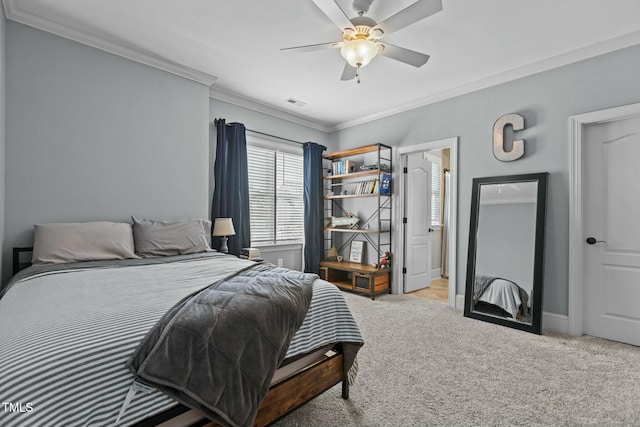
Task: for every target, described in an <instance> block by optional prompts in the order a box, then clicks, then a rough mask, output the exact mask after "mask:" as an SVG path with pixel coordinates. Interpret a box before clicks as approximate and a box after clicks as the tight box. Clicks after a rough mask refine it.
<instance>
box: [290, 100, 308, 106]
mask: <svg viewBox="0 0 640 427" xmlns="http://www.w3.org/2000/svg"><path fill="white" fill-rule="evenodd" d="M287 102H288V103H289V104H293V105H297V106H298V107H304V106H305V105H307V103H306V102H302V101H298V100H297V99H293V98H289V99H287Z"/></svg>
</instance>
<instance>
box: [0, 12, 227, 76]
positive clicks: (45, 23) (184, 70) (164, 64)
mask: <svg viewBox="0 0 640 427" xmlns="http://www.w3.org/2000/svg"><path fill="white" fill-rule="evenodd" d="M2 4H3V5H4V11H5V15H6V17H7V19H10V20H11V21H15V22H18V23H20V24H24V25H28V26H30V27H34V28H37V29H39V30H42V31H46V32H48V33H52V34H55V35H57V36H60V37H64V38H67V39H69V40H73V41H75V42H78V43H81V44H85V45H88V46H91V47H94V48H96V49H100V50H103V51H105V52H109V53H112V54H114V55H118V56H122V57H124V58H127V59H130V60H132V61H136V62H139V63H141V64H144V65H148V66H150V67H153V68H157V69H160V70H163V71H166V72H168V73H171V74H175V75H177V76H180V77H184V78H186V79H189V80H192V81H195V82H198V83H201V84H204V85H206V86H211V85H212V84H213V82H214V81H216V79H217V77H215V76H212V75H210V74H207V73H203V72H201V71H198V70H195V69H193V68H190V67H186V66H184V65H180V64H177V63H175V62H172V61H169V60H166V59H164V58H161V57H157V56H155V55H152V54H148V53H144V52H141V51H140V50H139V49H136V48H134V47H127V46H123V45H122V43H121V42H119V41H116V40H108V39H106V38H99V37H95V36H93V35H90V34H87V33H85V32H82V31H78V30H75V29H73V28H70V27H68V26H66V25H62V24H58V23H56V22H52V21H50V20H48V19H46V18H43V17H41V16H38V15H35V14H32V13H29V12H25V11H22V10H20V9H19V7H18V0H2Z"/></svg>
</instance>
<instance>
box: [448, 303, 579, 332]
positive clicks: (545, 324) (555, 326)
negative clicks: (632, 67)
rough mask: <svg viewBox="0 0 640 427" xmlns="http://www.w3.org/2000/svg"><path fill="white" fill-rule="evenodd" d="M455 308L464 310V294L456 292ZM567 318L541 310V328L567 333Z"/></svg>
mask: <svg viewBox="0 0 640 427" xmlns="http://www.w3.org/2000/svg"><path fill="white" fill-rule="evenodd" d="M455 301H456V305H455V307H454V308H455V309H456V310H460V311H464V295H462V294H458V295H456V297H455ZM568 325H569V318H568V317H567V316H565V315H564V314H556V313H549V312H548V311H543V312H542V329H543V330H548V331H554V332H559V333H561V334H566V333H568V330H569V326H568Z"/></svg>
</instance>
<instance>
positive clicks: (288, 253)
mask: <svg viewBox="0 0 640 427" xmlns="http://www.w3.org/2000/svg"><path fill="white" fill-rule="evenodd" d="M209 110H210V121H211V122H213V120H214V119H216V118H223V119H225V120H226V121H227V123H231V122H239V123H243V124H244V125H245V126H246V127H247V129H252V130H256V131H259V132H263V133H267V134H270V135H275V136H279V137H281V138H287V139H291V140H294V141H299V142H307V141H313V142H317V143H318V144H322V145H324V146H326V147H327V152H330V151H334V150H335V145H334V146H332V145H331V144H330V142H329V140H328V135H327V133H325V132H322V131H319V130H316V129H312V128H309V127H307V126H303V125H299V124H296V123H293V122H291V121H288V120H283V119H280V118H277V117H273V116H270V115H268V114H264V113H260V112H257V111H254V110H249V109H247V108H244V107H240V106H237V105H234V104H230V103H228V102H224V101H220V100H218V99H214V98H211V99H210V101H209ZM247 135H252V134H251V133H247ZM252 136H255V137H261V136H260V135H255V134H253V135H252ZM273 141H274V143H276V144H277V143H282V144H285V143H286V142H278V140H277V139H274V140H273ZM209 144H210V145H209V147H210V150H211V153H212V154H211V166H210V168H209V171H210V175H209V182H210V186H211V189H212V190H211V192H210V193H211V194H209V199H208V200H209V205H210V204H211V197H212V196H213V188H214V184H215V183H214V177H213V165H214V162H215V149H216V148H215V147H216V129H215V126H213V125H211V132H210V135H209ZM262 256H263V258H264V259H265V260H266V261H269V262H271V263H273V264H276V265H277V264H278V260H279V259H282V262H283V266H284V267H287V268H291V269H294V270H302V269H303V266H304V262H303V259H302V245H287V246H285V247H283V248H278V247H270V248H262Z"/></svg>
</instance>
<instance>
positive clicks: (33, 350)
mask: <svg viewBox="0 0 640 427" xmlns="http://www.w3.org/2000/svg"><path fill="white" fill-rule="evenodd" d="M248 263H250V261H246V260H241V259H238V258H235V257H230V256H223V255H220V254H208V255H206V256H196V257H193V256H191V257H190V256H180V257H166V258H164V259H162V262H159V261H158V259H154V260H151V261H145V260H131V261H130V262H122V261H121V262H102V263H78V264H75V265H69V266H68V267H69V268H65V267H54V268H53V269H42V268H40V269H38V268H32V269H31V272H30V273H29V272H26V273H23V274H22V275H21V278H18V277H17V278H16V281H14V282H12V283H11V284H10V285H11V287H10V288H9V289H8V291H6V292H5V294H4V295H3V296H2V298H1V299H0V405H1V406H0V426H3V427H12V426H36V427H37V426H43V427H44V426H114V425H119V426H128V425H132V424H134V423H136V422H139V421H141V420H142V419H144V418H147V417H149V416H151V415H154V414H157V413H159V412H162V411H164V410H166V409H168V408H170V407H172V406H174V405H175V404H176V402H175V401H173V400H172V399H170V398H168V397H166V396H165V395H164V394H162V393H161V392H159V391H155V390H154V391H150V392H147V393H137V394H136V396H135V398H134V399H133V400H132V401H131V402H130V403H129V405H128V406H127V409H126V411H125V413H124V414H123V416H122V418H121V419H120V422H119V423H118V424H116V419H117V417H118V412H119V411H120V409H121V408H122V406H123V402H124V400H125V397H126V396H127V392H128V391H129V389H130V387H131V385H132V384H133V381H134V377H133V374H132V373H131V372H130V371H129V370H128V369H127V366H126V362H127V359H128V358H129V357H130V356H131V355H132V354H133V352H134V350H135V349H136V347H137V346H138V344H139V342H140V341H141V340H142V338H143V337H144V336H145V334H146V332H147V331H148V330H149V329H151V327H152V326H153V325H154V324H155V323H156V322H157V321H158V319H160V318H161V317H162V315H163V314H164V313H165V312H166V311H167V310H169V309H170V308H171V307H172V306H173V305H174V304H175V303H176V302H177V301H179V300H180V299H182V298H183V297H185V296H187V295H189V294H191V293H193V292H194V291H196V290H199V289H201V288H203V287H205V286H207V285H209V284H211V283H213V282H214V281H216V280H219V279H221V278H223V277H225V276H227V275H229V274H233V273H235V272H236V271H239V270H242V269H243V268H245V267H246V266H247V265H248ZM83 266H90V267H91V268H83ZM337 342H354V343H361V342H362V337H361V335H360V332H359V330H358V327H357V325H356V323H355V321H354V319H353V317H352V315H351V312H350V311H349V308H348V307H347V305H346V303H345V301H344V298H343V296H342V294H341V293H340V291H339V290H338V289H337V288H336V287H335V286H333V285H331V284H329V283H327V282H324V281H322V280H316V281H315V282H314V284H313V297H312V301H311V307H310V308H309V311H308V313H307V316H306V318H305V321H304V322H303V324H302V326H301V327H300V329H299V330H298V332H297V333H296V334H295V336H294V338H293V340H292V342H291V345H290V347H289V350H288V352H287V356H286V357H287V358H295V356H297V355H301V354H304V353H308V352H310V351H313V350H315V349H317V348H319V347H321V346H323V345H325V344H329V343H337Z"/></svg>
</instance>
